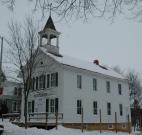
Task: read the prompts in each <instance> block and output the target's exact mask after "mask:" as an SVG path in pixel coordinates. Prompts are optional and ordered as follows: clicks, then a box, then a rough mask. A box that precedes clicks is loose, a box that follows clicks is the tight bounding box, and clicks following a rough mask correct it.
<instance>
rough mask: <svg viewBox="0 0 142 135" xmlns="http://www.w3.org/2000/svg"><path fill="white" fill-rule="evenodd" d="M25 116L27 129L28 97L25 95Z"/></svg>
mask: <svg viewBox="0 0 142 135" xmlns="http://www.w3.org/2000/svg"><path fill="white" fill-rule="evenodd" d="M24 116H25V128H26V129H27V127H28V124H27V97H26V95H25V103H24Z"/></svg>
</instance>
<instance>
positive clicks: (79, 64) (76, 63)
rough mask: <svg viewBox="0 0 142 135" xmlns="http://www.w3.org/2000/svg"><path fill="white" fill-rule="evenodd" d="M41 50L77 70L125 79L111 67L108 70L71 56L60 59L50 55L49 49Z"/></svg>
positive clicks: (42, 48)
mask: <svg viewBox="0 0 142 135" xmlns="http://www.w3.org/2000/svg"><path fill="white" fill-rule="evenodd" d="M40 49H41V50H42V51H43V52H44V53H45V54H46V55H48V56H50V57H52V58H54V59H55V60H56V61H58V62H59V63H61V64H64V65H68V66H73V67H76V68H81V69H85V70H88V71H92V72H95V73H100V74H102V75H106V76H110V77H115V78H119V79H125V77H124V76H122V75H121V74H118V73H117V72H115V71H114V70H113V69H111V68H109V67H106V68H107V69H104V68H102V67H100V66H99V65H96V64H94V63H93V62H87V61H83V60H79V59H76V58H73V57H70V56H65V55H63V57H58V56H55V55H53V54H51V53H48V52H47V49H46V48H44V47H40Z"/></svg>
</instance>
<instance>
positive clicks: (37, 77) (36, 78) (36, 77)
mask: <svg viewBox="0 0 142 135" xmlns="http://www.w3.org/2000/svg"><path fill="white" fill-rule="evenodd" d="M36 89H38V77H36Z"/></svg>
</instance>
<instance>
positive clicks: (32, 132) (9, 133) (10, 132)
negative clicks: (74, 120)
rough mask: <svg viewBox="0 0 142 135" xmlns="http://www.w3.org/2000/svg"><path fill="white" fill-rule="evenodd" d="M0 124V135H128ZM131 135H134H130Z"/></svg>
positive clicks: (123, 134) (61, 127)
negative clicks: (0, 131)
mask: <svg viewBox="0 0 142 135" xmlns="http://www.w3.org/2000/svg"><path fill="white" fill-rule="evenodd" d="M0 124H2V125H4V133H3V134H2V135H129V134H128V133H122V132H118V133H117V134H116V133H115V132H105V131H104V132H102V133H101V134H100V133H99V131H84V133H82V132H81V131H80V130H79V129H70V128H64V127H63V126H58V130H56V129H52V130H44V129H37V128H28V129H27V130H25V129H24V128H21V127H18V126H16V125H13V124H11V123H9V122H1V121H0ZM131 135H134V133H133V134H131Z"/></svg>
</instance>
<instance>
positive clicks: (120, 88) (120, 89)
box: [118, 84, 122, 95]
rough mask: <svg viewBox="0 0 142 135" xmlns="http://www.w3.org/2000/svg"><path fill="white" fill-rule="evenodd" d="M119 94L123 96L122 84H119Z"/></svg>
mask: <svg viewBox="0 0 142 135" xmlns="http://www.w3.org/2000/svg"><path fill="white" fill-rule="evenodd" d="M118 93H119V95H122V87H121V84H118Z"/></svg>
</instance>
